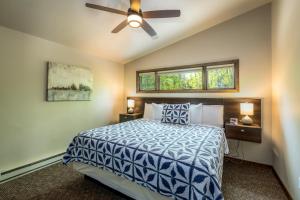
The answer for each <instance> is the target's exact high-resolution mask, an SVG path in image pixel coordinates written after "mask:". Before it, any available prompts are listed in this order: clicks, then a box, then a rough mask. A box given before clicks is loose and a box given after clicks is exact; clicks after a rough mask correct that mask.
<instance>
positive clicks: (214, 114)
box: [202, 105, 224, 127]
mask: <svg viewBox="0 0 300 200" xmlns="http://www.w3.org/2000/svg"><path fill="white" fill-rule="evenodd" d="M202 108H203V110H202V124H204V125H212V126H217V127H223V126H224V120H223V113H224V106H223V105H203V107H202Z"/></svg>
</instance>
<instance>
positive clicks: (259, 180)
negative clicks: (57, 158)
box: [0, 159, 288, 200]
mask: <svg viewBox="0 0 300 200" xmlns="http://www.w3.org/2000/svg"><path fill="white" fill-rule="evenodd" d="M222 190H223V193H224V197H225V199H226V200H252V199H253V200H286V199H288V198H287V196H286V195H285V193H284V190H283V189H282V187H281V185H280V184H279V182H278V180H277V179H276V177H275V175H274V174H273V172H272V169H271V168H270V167H267V166H261V165H257V164H251V163H245V162H238V161H235V160H228V159H226V160H225V162H224V173H223V186H222ZM0 199H1V200H2V199H3V200H12V199H16V200H26V199H30V200H45V199H50V200H52V199H53V200H54V199H55V200H60V199H62V200H63V199H68V200H73V199H74V200H77V199H78V200H79V199H80V200H84V199H89V200H94V199H95V200H96V199H97V200H126V199H129V198H127V197H125V196H124V195H122V194H120V193H118V192H116V191H113V190H111V189H109V188H108V187H106V186H104V185H101V184H97V183H95V182H93V181H90V180H88V179H85V178H84V176H83V175H81V174H79V173H78V172H76V171H74V170H73V169H72V168H71V167H67V166H64V165H62V164H55V165H52V166H50V167H47V168H44V169H42V170H39V171H36V172H34V173H31V174H28V175H26V176H23V177H20V178H18V179H15V180H12V181H9V182H6V183H3V184H0Z"/></svg>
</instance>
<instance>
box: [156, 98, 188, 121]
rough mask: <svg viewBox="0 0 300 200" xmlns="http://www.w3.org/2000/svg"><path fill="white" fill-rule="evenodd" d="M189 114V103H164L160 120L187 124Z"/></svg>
mask: <svg viewBox="0 0 300 200" xmlns="http://www.w3.org/2000/svg"><path fill="white" fill-rule="evenodd" d="M189 115H190V103H186V104H166V105H164V107H163V111H162V119H161V122H163V123H172V124H182V125H187V124H189V122H190V120H189V117H190V116H189Z"/></svg>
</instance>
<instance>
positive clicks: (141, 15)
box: [85, 0, 181, 37]
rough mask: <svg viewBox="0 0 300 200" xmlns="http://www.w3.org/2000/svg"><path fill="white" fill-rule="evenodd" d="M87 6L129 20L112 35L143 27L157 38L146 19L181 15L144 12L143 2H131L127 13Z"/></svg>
mask: <svg viewBox="0 0 300 200" xmlns="http://www.w3.org/2000/svg"><path fill="white" fill-rule="evenodd" d="M85 5H86V7H88V8H93V9H97V10H102V11H106V12H111V13H115V14H119V15H125V16H127V19H125V20H124V21H123V22H121V24H119V25H118V26H117V27H116V28H115V29H114V30H112V33H118V32H120V31H121V30H122V29H123V28H125V27H126V26H127V25H129V26H130V27H132V28H139V27H142V28H143V29H144V30H145V31H146V32H147V33H148V34H149V35H150V36H151V37H156V36H157V33H156V32H155V30H154V29H153V28H152V27H151V26H150V24H148V22H146V20H145V18H171V17H180V14H181V12H180V10H153V11H146V12H142V10H141V0H130V8H129V9H128V11H127V12H125V11H122V10H117V9H114V8H108V7H104V6H101V5H96V4H91V3H86V4H85Z"/></svg>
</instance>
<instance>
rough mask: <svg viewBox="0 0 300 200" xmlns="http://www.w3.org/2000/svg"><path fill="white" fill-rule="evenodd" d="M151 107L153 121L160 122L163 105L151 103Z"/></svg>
mask: <svg viewBox="0 0 300 200" xmlns="http://www.w3.org/2000/svg"><path fill="white" fill-rule="evenodd" d="M152 106H153V119H154V120H161V118H162V111H163V108H164V104H156V103H152Z"/></svg>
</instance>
